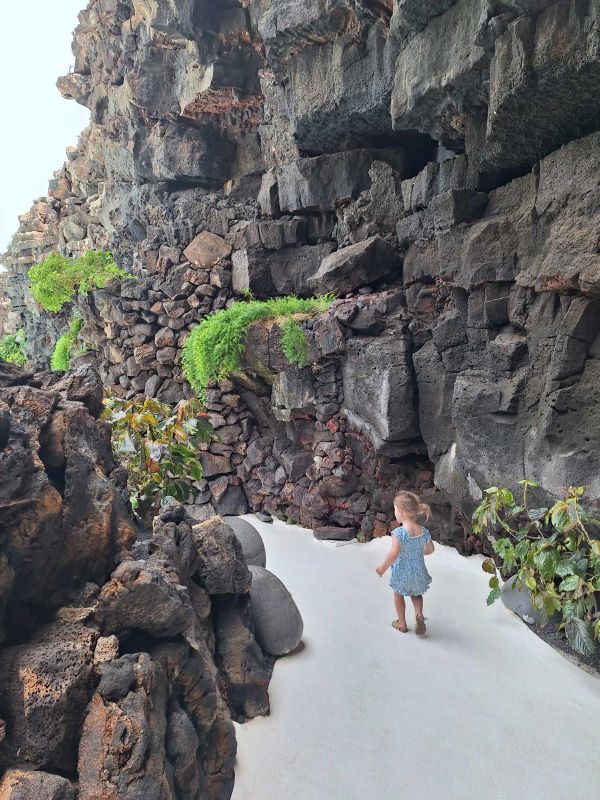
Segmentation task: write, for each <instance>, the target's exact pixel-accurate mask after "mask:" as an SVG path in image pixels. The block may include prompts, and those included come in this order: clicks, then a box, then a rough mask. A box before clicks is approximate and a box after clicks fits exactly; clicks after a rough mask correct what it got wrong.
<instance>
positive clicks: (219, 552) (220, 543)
mask: <svg viewBox="0 0 600 800" xmlns="http://www.w3.org/2000/svg"><path fill="white" fill-rule="evenodd" d="M192 534H193V536H194V541H195V542H196V547H197V550H198V560H199V565H198V569H197V572H196V575H197V577H198V580H199V582H200V585H201V586H202V587H203V588H204V589H206V591H207V592H208V593H209V594H244V593H245V592H247V591H248V590H249V588H250V583H251V580H252V578H251V575H250V573H249V572H248V568H247V567H246V564H245V562H244V552H243V550H242V545H241V544H240V542H239V540H238V538H237V537H236V535H235V533H234V532H233V530H232V529H231V528H230V527H229V525H227V523H226V522H225V521H224V520H223V519H222V518H221V517H212V518H211V519H207V520H206V521H205V522H200V523H199V524H198V525H194V527H193V528H192Z"/></svg>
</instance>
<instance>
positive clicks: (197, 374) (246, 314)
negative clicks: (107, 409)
mask: <svg viewBox="0 0 600 800" xmlns="http://www.w3.org/2000/svg"><path fill="white" fill-rule="evenodd" d="M332 302H333V296H332V295H325V296H323V297H316V298H310V299H302V298H299V297H294V296H290V297H274V298H271V299H269V300H254V299H248V300H243V301H239V302H236V303H233V304H232V305H231V306H230V307H229V308H226V309H222V310H221V311H216V312H215V313H214V314H210V315H209V316H208V317H206V318H205V319H203V320H202V322H200V323H199V324H198V325H196V327H195V328H194V329H193V330H192V332H191V333H190V335H189V336H188V338H187V339H186V342H185V344H184V347H183V356H182V365H183V370H184V373H185V376H186V378H187V380H188V381H189V383H190V385H191V386H192V387H193V389H194V390H195V391H196V392H197V393H198V396H199V397H200V398H201V399H204V397H205V393H206V388H207V386H208V384H209V383H210V382H211V381H216V380H221V379H223V378H225V377H227V376H228V375H231V374H232V373H234V372H237V371H238V370H239V369H240V367H241V363H242V359H243V356H244V352H245V349H246V339H247V335H248V329H249V327H250V326H251V325H252V324H253V323H254V322H258V321H259V320H262V319H276V320H280V319H281V320H282V328H283V339H282V347H283V349H284V353H285V355H286V357H287V358H288V360H289V361H290V363H294V364H300V363H303V362H304V360H305V358H306V354H307V350H308V348H307V344H306V341H305V339H304V332H303V331H302V329H301V327H300V325H299V324H298V321H299V320H300V319H302V318H304V319H306V318H308V317H309V316H310V315H311V314H314V313H317V312H323V311H326V310H327V309H328V308H329V306H330V305H331V303H332Z"/></svg>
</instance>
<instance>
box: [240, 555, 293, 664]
mask: <svg viewBox="0 0 600 800" xmlns="http://www.w3.org/2000/svg"><path fill="white" fill-rule="evenodd" d="M249 570H250V572H251V574H252V585H251V587H250V600H251V603H252V619H253V622H254V630H255V633H256V639H257V641H258V643H259V644H260V646H261V647H262V649H263V650H266V652H267V653H270V654H271V655H273V656H284V655H286V654H287V653H291V652H292V650H295V649H296V647H298V645H299V644H300V641H301V640H302V633H303V630H304V623H303V621H302V617H301V615H300V612H299V611H298V607H297V605H296V603H295V602H294V598H293V597H292V595H291V594H290V593H289V592H288V590H287V589H286V588H285V586H284V585H283V583H282V582H281V581H280V580H279V578H278V577H277V576H276V575H273V573H272V572H269V570H267V569H264V568H263V567H258V566H255V565H252V566H250V567H249Z"/></svg>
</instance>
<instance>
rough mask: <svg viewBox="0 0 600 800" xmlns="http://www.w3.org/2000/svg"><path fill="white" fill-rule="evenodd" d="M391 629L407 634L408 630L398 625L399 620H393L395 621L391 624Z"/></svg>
mask: <svg viewBox="0 0 600 800" xmlns="http://www.w3.org/2000/svg"><path fill="white" fill-rule="evenodd" d="M392 628H393V629H394V630H395V631H400V633H408V628H407V627H406V625H405V626H404V627H402V626H401V625H400V620H399V619H395V620H394V621H393V622H392Z"/></svg>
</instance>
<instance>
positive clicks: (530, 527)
mask: <svg viewBox="0 0 600 800" xmlns="http://www.w3.org/2000/svg"><path fill="white" fill-rule="evenodd" d="M520 483H521V485H522V486H523V497H522V499H521V501H520V502H519V503H517V502H516V500H515V498H514V495H513V493H512V492H511V491H510V490H509V489H499V488H498V487H496V486H493V487H491V488H490V489H486V491H485V495H484V498H483V500H482V502H481V504H480V505H479V506H478V508H477V509H476V510H475V513H474V514H473V530H474V532H475V533H478V534H484V533H486V534H487V535H488V538H490V540H491V541H492V547H493V549H494V552H495V553H496V554H497V556H498V558H499V561H500V566H499V568H498V567H497V565H496V563H495V562H494V561H493V560H492V559H487V560H486V561H484V562H483V570H484V571H485V572H487V573H489V574H490V576H491V577H490V581H489V586H490V594H489V596H488V599H487V602H488V605H491V604H492V603H493V602H494V601H495V600H497V599H498V598H499V597H500V576H501V575H503V576H506V575H511V574H515V573H516V576H517V583H516V585H517V588H519V589H523V587H526V588H527V590H528V591H529V593H530V596H531V601H532V603H533V606H534V608H535V609H537V610H538V611H539V612H540V620H541V623H542V624H545V623H546V622H547V621H548V619H549V618H550V617H551V616H552V615H554V614H556V613H559V614H560V615H561V618H562V622H561V628H563V629H564V631H565V634H566V636H567V640H568V642H569V644H570V646H571V648H572V649H573V650H575V651H576V652H578V653H580V654H582V655H591V653H592V652H593V651H594V649H595V646H596V641H597V640H598V639H600V611H599V609H600V605H599V600H600V540H598V539H594V538H593V537H592V536H591V535H590V533H589V530H588V528H589V527H590V523H592V522H595V521H593V520H591V519H590V517H589V514H588V512H587V511H586V509H585V508H584V507H583V505H582V503H581V500H582V498H583V496H584V493H585V489H584V488H583V487H570V488H569V490H568V492H567V494H566V497H565V498H564V499H561V500H558V501H557V502H556V503H554V505H553V506H551V507H550V508H536V509H531V508H529V507H528V493H529V490H530V489H535V488H539V485H538V484H537V483H534V482H533V481H521V482H520Z"/></svg>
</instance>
